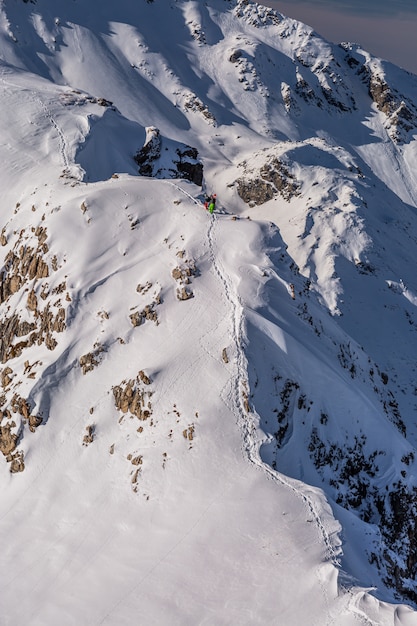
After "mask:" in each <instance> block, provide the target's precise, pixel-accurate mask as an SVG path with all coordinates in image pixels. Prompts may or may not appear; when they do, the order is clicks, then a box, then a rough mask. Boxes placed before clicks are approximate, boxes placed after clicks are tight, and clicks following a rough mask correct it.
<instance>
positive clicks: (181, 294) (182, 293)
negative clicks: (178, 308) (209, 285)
mask: <svg viewBox="0 0 417 626" xmlns="http://www.w3.org/2000/svg"><path fill="white" fill-rule="evenodd" d="M190 298H194V294H193V292H192V291H190V290H189V289H186V288H185V287H182V288H181V289H177V299H178V300H190Z"/></svg>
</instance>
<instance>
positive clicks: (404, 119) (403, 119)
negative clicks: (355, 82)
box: [341, 44, 417, 143]
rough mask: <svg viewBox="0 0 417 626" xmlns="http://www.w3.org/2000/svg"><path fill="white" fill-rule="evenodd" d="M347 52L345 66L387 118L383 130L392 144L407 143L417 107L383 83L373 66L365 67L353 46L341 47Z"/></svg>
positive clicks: (416, 122)
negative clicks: (361, 83)
mask: <svg viewBox="0 0 417 626" xmlns="http://www.w3.org/2000/svg"><path fill="white" fill-rule="evenodd" d="M341 46H342V47H343V48H344V49H345V50H346V56H345V60H346V63H347V65H348V66H349V67H350V68H351V69H353V70H354V71H355V73H356V74H357V75H358V76H360V77H361V79H362V81H363V82H364V83H365V85H366V87H367V90H368V94H369V96H370V97H371V99H372V101H373V102H374V103H375V105H376V107H377V109H378V110H379V111H381V113H384V115H385V116H386V122H385V128H386V130H387V132H388V134H389V136H390V137H391V139H392V140H393V141H394V142H395V143H403V142H406V141H407V140H408V136H409V133H410V132H411V131H415V129H416V128H417V107H416V105H415V104H414V102H413V101H411V100H410V99H409V98H407V97H406V96H404V95H403V94H400V93H399V92H398V91H397V90H396V89H394V88H393V87H391V86H390V85H389V84H388V83H387V82H386V80H385V76H384V72H383V70H382V69H381V68H380V67H379V66H378V65H377V64H376V65H375V64H374V65H373V64H369V63H364V62H363V59H362V58H361V57H360V56H359V55H358V54H356V50H355V46H353V45H352V44H341Z"/></svg>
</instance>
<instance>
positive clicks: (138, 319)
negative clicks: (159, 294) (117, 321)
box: [130, 301, 159, 326]
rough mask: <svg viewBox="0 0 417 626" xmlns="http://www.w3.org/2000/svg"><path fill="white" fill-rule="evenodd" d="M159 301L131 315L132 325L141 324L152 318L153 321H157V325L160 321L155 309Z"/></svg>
mask: <svg viewBox="0 0 417 626" xmlns="http://www.w3.org/2000/svg"><path fill="white" fill-rule="evenodd" d="M157 304H158V303H157V302H156V301H155V302H152V304H147V305H146V306H145V308H144V309H143V310H142V311H135V312H134V313H132V314H131V315H130V321H131V323H132V326H140V325H141V324H143V323H144V321H145V320H150V321H151V322H155V324H156V325H158V324H159V322H158V314H157V313H156V311H155V307H156V306H157Z"/></svg>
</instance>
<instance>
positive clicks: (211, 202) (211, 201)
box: [204, 193, 217, 214]
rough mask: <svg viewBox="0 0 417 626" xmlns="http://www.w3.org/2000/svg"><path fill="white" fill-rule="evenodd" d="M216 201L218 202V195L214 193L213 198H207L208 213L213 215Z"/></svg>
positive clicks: (206, 207)
mask: <svg viewBox="0 0 417 626" xmlns="http://www.w3.org/2000/svg"><path fill="white" fill-rule="evenodd" d="M216 200H217V195H216V194H215V193H213V194H212V195H211V196H206V197H205V200H204V208H205V209H206V211H209V212H210V213H211V214H213V212H214V209H215V207H216Z"/></svg>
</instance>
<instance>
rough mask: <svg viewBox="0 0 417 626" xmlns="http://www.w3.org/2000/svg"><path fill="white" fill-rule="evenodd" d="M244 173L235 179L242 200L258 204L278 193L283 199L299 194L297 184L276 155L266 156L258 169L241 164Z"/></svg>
mask: <svg viewBox="0 0 417 626" xmlns="http://www.w3.org/2000/svg"><path fill="white" fill-rule="evenodd" d="M242 167H243V169H244V170H245V175H244V176H241V177H240V178H238V179H237V180H236V183H235V184H236V187H237V192H238V194H239V196H240V197H241V198H242V200H244V202H246V203H248V204H253V205H260V204H264V203H265V202H268V200H272V199H273V198H274V197H276V196H278V195H280V196H281V197H283V198H284V199H285V200H287V201H288V200H290V199H291V198H292V197H293V196H296V195H299V184H298V182H297V181H296V179H295V177H294V175H293V174H292V173H291V172H290V170H289V169H288V167H287V166H286V165H285V164H284V163H283V162H282V161H281V160H280V159H278V158H277V157H275V156H272V157H267V158H266V161H265V163H264V164H263V165H262V166H261V167H260V168H259V169H253V170H249V169H248V167H247V164H246V163H245V164H242Z"/></svg>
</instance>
